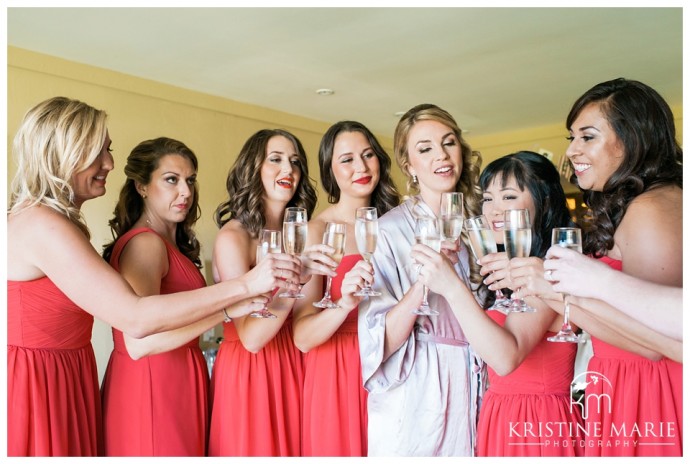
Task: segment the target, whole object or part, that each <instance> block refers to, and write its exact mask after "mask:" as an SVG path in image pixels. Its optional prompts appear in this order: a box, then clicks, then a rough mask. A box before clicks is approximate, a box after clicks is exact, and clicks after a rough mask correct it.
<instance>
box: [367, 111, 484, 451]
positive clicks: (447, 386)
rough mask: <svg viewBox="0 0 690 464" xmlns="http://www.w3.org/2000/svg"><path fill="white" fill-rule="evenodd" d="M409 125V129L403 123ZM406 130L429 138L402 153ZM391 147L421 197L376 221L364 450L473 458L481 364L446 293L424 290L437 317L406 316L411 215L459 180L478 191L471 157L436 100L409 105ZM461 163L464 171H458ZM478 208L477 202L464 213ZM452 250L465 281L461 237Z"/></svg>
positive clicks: (413, 303) (412, 288)
mask: <svg viewBox="0 0 690 464" xmlns="http://www.w3.org/2000/svg"><path fill="white" fill-rule="evenodd" d="M420 114H421V115H423V116H424V115H426V116H427V117H426V118H421V117H420ZM415 118H417V120H416V119H415ZM419 119H422V122H421V123H420V121H419ZM424 119H426V120H424ZM406 121H407V126H408V127H403V126H402V125H403V123H404V122H406ZM439 122H440V125H439ZM437 125H438V126H439V127H436V126H437ZM417 126H419V130H415V129H416V128H417ZM428 129H430V130H431V132H429V130H428ZM439 129H440V132H439ZM420 131H421V133H419V132H420ZM434 131H435V133H434ZM437 133H438V134H441V135H443V134H445V135H444V136H441V135H438V136H437V135H436V134H437ZM408 134H409V138H410V139H413V138H414V137H416V136H420V137H421V139H420V140H422V141H423V142H425V143H424V144H422V145H419V144H417V145H419V146H418V147H417V148H419V147H421V148H423V149H424V150H422V149H419V150H418V151H419V153H416V152H415V150H417V149H415V148H411V149H410V151H411V152H412V153H410V154H409V155H408V153H407V152H408V145H410V146H412V147H414V146H415V145H414V144H413V140H410V141H408V140H407V139H408ZM437 139H438V143H436V142H434V141H435V140H437ZM449 141H450V142H449ZM420 143H421V142H420ZM453 143H454V144H453ZM394 144H395V152H396V158H397V160H398V163H399V164H400V167H401V169H402V171H403V172H404V173H406V174H408V175H410V176H411V178H412V186H413V187H416V186H418V188H419V190H420V192H421V195H419V196H416V197H412V198H410V199H408V200H407V201H405V202H404V203H402V204H401V205H400V206H398V207H396V208H394V209H392V210H391V211H389V212H388V213H386V214H385V215H383V216H382V217H381V218H380V219H379V235H378V241H377V246H376V251H375V253H374V256H373V265H374V285H373V286H374V289H375V290H378V291H379V292H381V296H374V297H369V298H368V300H365V301H363V302H362V303H361V304H360V310H359V319H358V323H359V342H360V356H361V360H362V377H363V380H364V386H365V388H366V389H367V390H368V391H369V399H368V412H369V426H368V428H369V455H370V456H472V455H473V454H474V444H475V431H476V424H477V415H478V408H479V401H480V398H481V393H482V392H483V390H484V388H485V386H484V378H485V369H484V366H483V363H482V361H481V360H480V359H479V358H478V357H477V356H475V354H474V353H473V351H472V349H471V348H470V346H469V344H468V342H467V339H466V337H465V334H464V333H463V331H462V328H461V325H460V323H459V322H458V320H457V319H456V317H455V315H454V313H453V311H452V310H451V309H450V307H449V305H448V303H447V302H446V301H445V299H443V298H442V297H441V296H439V295H435V294H433V293H429V305H430V306H431V307H432V308H435V309H437V310H438V311H439V313H440V314H439V315H437V316H415V315H414V314H412V310H413V309H414V308H416V307H417V306H418V305H419V303H420V302H421V299H422V287H421V284H418V283H416V279H417V266H418V265H417V264H416V263H414V262H413V261H412V259H411V257H410V252H411V248H412V246H413V245H414V244H415V238H414V225H415V215H416V214H426V215H434V214H435V213H436V212H437V211H438V208H439V206H438V205H439V202H440V195H441V192H442V191H454V190H456V189H457V188H458V186H460V188H462V184H463V182H464V185H469V188H468V187H465V188H464V189H465V190H466V191H467V193H465V196H472V195H473V194H474V193H473V191H474V185H476V179H477V175H476V174H477V171H478V167H477V168H476V169H474V170H473V171H474V172H470V167H471V166H470V165H471V162H472V159H473V157H475V156H477V154H476V152H472V151H471V149H470V148H469V145H467V143H466V142H465V141H464V140H462V138H461V136H460V130H459V128H457V125H456V124H455V121H454V120H453V119H452V117H451V116H450V115H449V114H448V113H446V112H445V111H443V110H441V109H440V108H438V107H436V106H433V105H419V106H418V107H415V108H413V109H411V110H410V111H408V113H407V114H406V115H405V116H403V117H402V119H401V122H400V123H399V124H398V128H396V136H395V142H394ZM458 145H459V147H458ZM428 147H431V148H430V149H429V150H426V148H428ZM460 147H462V151H463V154H462V155H460V154H459V152H460ZM425 150H426V151H425ZM436 152H438V154H436ZM429 153H432V154H429ZM418 154H419V158H416V156H417V155H418ZM460 156H462V159H460ZM434 157H435V158H434ZM430 158H434V159H430ZM456 158H457V160H455V159H456ZM419 160H421V161H419ZM463 165H464V168H465V171H467V172H465V176H461V175H460V171H463ZM439 166H441V167H440V168H439ZM449 168H450V169H451V173H452V175H450V176H449V175H448V169H449ZM455 171H457V172H455ZM470 175H471V176H472V178H471V179H470V180H467V179H468V177H469V176H470ZM453 176H455V177H454V178H453ZM427 202H428V203H427ZM430 204H432V205H433V204H435V205H436V208H433V207H431V206H430ZM476 207H478V201H477V202H476V204H475V203H471V204H470V206H469V209H474V208H476ZM465 209H466V210H467V209H468V202H467V200H465ZM467 213H470V214H471V213H472V211H468V212H466V214H467ZM446 253H447V252H446ZM452 254H455V255H456V257H457V263H456V264H455V269H456V271H457V272H458V275H460V276H461V277H462V278H463V279H464V280H465V282H466V284H467V285H471V284H470V282H469V279H468V276H469V274H470V267H469V253H468V249H467V246H465V245H463V244H462V243H461V244H460V247H459V250H458V251H457V252H456V253H447V255H452ZM452 261H455V259H452ZM474 287H475V285H471V288H473V289H474Z"/></svg>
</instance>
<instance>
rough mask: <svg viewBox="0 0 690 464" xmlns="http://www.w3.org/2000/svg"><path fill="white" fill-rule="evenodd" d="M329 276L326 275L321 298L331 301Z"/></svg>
mask: <svg viewBox="0 0 690 464" xmlns="http://www.w3.org/2000/svg"><path fill="white" fill-rule="evenodd" d="M331 281H332V279H331V276H326V291H325V292H324V294H323V298H324V300H326V301H331Z"/></svg>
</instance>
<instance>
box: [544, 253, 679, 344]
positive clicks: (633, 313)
mask: <svg viewBox="0 0 690 464" xmlns="http://www.w3.org/2000/svg"><path fill="white" fill-rule="evenodd" d="M546 256H547V258H553V259H548V260H547V261H546V264H545V265H544V267H545V269H547V270H551V272H552V274H551V276H552V277H551V279H552V281H553V289H554V290H555V291H557V292H564V293H570V294H571V295H576V296H578V297H581V298H593V299H599V300H602V301H604V302H605V303H608V304H609V305H611V306H613V307H614V308H616V309H617V310H618V311H620V312H622V313H624V314H626V315H628V316H630V317H632V318H633V319H636V320H638V321H640V322H641V323H643V324H644V325H646V326H647V327H649V328H650V329H652V330H654V331H657V332H659V333H661V334H663V335H666V336H668V337H671V338H673V339H675V340H678V341H682V340H683V289H682V288H681V287H671V286H668V285H660V284H656V283H653V282H648V281H646V280H642V279H638V278H636V277H633V276H630V275H628V274H625V273H623V272H619V271H616V270H615V269H613V268H611V267H610V266H607V265H606V264H604V263H602V262H601V261H598V260H596V259H593V258H590V257H587V256H584V255H582V254H580V253H577V252H576V251H573V250H569V249H567V248H562V247H558V246H555V247H551V248H550V249H549V251H548V253H547V255H546ZM659 309H663V311H660V310H659ZM615 317H616V318H618V317H620V314H616V316H615Z"/></svg>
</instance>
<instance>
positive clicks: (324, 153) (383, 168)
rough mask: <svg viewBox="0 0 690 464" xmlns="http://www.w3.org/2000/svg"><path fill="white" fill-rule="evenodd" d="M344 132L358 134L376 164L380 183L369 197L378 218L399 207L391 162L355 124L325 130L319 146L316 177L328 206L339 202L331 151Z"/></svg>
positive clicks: (361, 128) (371, 135)
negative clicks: (372, 155)
mask: <svg viewBox="0 0 690 464" xmlns="http://www.w3.org/2000/svg"><path fill="white" fill-rule="evenodd" d="M343 132H359V133H360V134H362V135H364V137H365V138H366V139H367V142H369V145H370V146H371V149H372V151H373V152H374V154H375V155H376V158H378V161H379V182H378V184H377V185H376V187H375V188H374V191H373V192H372V193H371V206H374V207H376V209H377V210H378V214H379V217H380V216H383V215H384V214H385V213H387V212H388V211H389V210H391V209H393V208H395V207H396V206H398V203H400V194H398V190H397V189H396V188H395V184H394V183H393V179H391V158H390V156H388V153H386V151H385V150H384V149H383V147H382V146H381V144H380V143H379V141H378V140H377V139H376V137H375V136H374V134H372V133H371V131H370V130H369V129H367V127H366V126H364V124H362V123H360V122H357V121H340V122H337V123H335V124H333V125H332V126H331V127H329V128H328V130H327V131H326V133H325V134H324V135H323V137H322V138H321V144H320V145H319V173H320V175H321V185H322V186H323V189H324V190H325V191H326V193H327V194H328V202H329V203H337V202H338V201H339V200H340V187H338V183H337V182H336V180H335V176H334V175H333V169H332V162H333V147H334V146H335V139H336V138H337V137H338V135H340V134H341V133H343Z"/></svg>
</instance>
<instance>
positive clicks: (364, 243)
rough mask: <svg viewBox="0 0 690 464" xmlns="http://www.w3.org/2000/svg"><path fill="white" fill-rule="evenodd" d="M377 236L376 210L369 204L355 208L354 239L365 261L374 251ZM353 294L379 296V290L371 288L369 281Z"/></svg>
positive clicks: (369, 261)
mask: <svg viewBox="0 0 690 464" xmlns="http://www.w3.org/2000/svg"><path fill="white" fill-rule="evenodd" d="M378 236H379V221H378V210H377V209H376V208H374V207H371V206H365V207H362V208H357V211H356V212H355V240H356V241H357V250H358V251H359V254H360V255H362V258H363V259H364V261H366V262H367V263H369V264H371V258H372V256H373V255H374V251H376V241H377V240H378ZM355 296H381V292H377V291H376V290H374V289H372V288H371V282H370V283H369V284H367V285H366V286H365V287H364V288H362V289H361V290H359V291H358V292H357V293H355Z"/></svg>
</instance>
